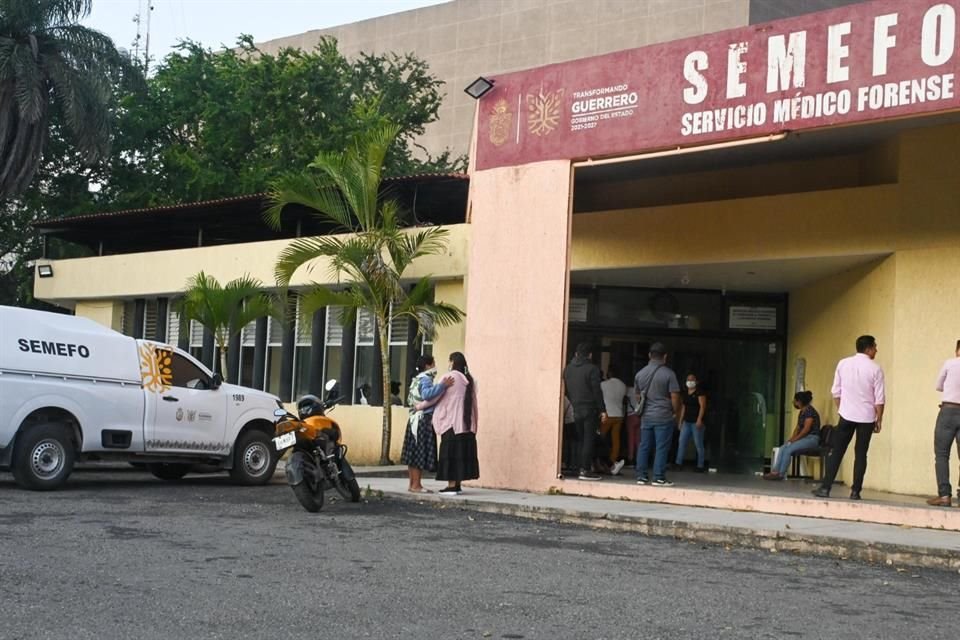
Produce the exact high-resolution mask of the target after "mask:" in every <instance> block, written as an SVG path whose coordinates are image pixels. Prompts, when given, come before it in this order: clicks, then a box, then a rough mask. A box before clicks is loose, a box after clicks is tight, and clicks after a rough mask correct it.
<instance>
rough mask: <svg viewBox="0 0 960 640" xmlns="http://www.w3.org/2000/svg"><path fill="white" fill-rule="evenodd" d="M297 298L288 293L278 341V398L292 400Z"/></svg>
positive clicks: (293, 294)
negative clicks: (281, 336) (280, 336)
mask: <svg viewBox="0 0 960 640" xmlns="http://www.w3.org/2000/svg"><path fill="white" fill-rule="evenodd" d="M296 308H297V299H296V294H295V293H290V294H288V299H287V309H288V311H287V312H286V314H285V317H284V325H283V338H282V339H281V341H280V393H279V394H278V395H279V396H280V399H281V400H283V401H284V402H290V401H291V400H293V359H294V358H293V356H294V350H295V349H296V344H297V333H296V329H297V324H296V323H297V316H296V311H295V309H296Z"/></svg>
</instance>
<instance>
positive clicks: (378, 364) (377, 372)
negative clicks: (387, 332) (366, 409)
mask: <svg viewBox="0 0 960 640" xmlns="http://www.w3.org/2000/svg"><path fill="white" fill-rule="evenodd" d="M373 364H374V367H373V378H372V379H371V382H370V385H371V386H372V387H373V389H372V390H371V391H370V398H369V399H368V400H369V402H370V406H373V407H382V406H383V358H381V357H380V323H379V322H375V323H374V329H373Z"/></svg>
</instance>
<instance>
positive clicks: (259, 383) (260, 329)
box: [253, 318, 267, 391]
mask: <svg viewBox="0 0 960 640" xmlns="http://www.w3.org/2000/svg"><path fill="white" fill-rule="evenodd" d="M266 367H267V319H266V318H257V329H256V332H255V334H254V341H253V388H254V389H260V390H261V391H263V389H264V383H265V379H264V376H265V374H266V372H265V369H266Z"/></svg>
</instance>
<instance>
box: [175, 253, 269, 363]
mask: <svg viewBox="0 0 960 640" xmlns="http://www.w3.org/2000/svg"><path fill="white" fill-rule="evenodd" d="M178 308H179V310H180V314H181V316H182V317H183V319H184V320H187V321H189V320H196V321H197V322H198V323H200V324H202V325H203V326H204V327H206V328H207V329H208V330H209V331H210V333H212V334H213V339H214V340H215V341H216V343H217V347H218V348H219V349H220V374H221V375H222V376H223V377H224V379H226V377H227V348H228V345H229V344H230V338H232V337H233V336H235V335H237V334H238V333H240V331H241V330H242V329H243V328H244V327H245V326H247V325H248V324H250V323H251V322H253V321H254V320H256V319H257V318H263V317H265V316H276V315H279V313H278V305H277V303H276V301H275V300H274V299H273V298H272V297H271V296H270V295H269V294H267V293H264V291H263V284H262V283H261V282H260V281H259V280H257V279H256V278H252V277H250V276H243V277H242V278H237V279H236V280H231V281H230V282H228V283H227V284H226V285H224V286H221V285H220V283H219V282H218V281H217V279H216V278H214V277H213V276H209V275H207V274H205V273H204V272H203V271H201V272H200V273H198V274H197V275H195V276H193V277H192V278H190V279H189V280H187V290H186V291H185V292H184V294H183V298H182V299H181V300H180V301H179V303H178Z"/></svg>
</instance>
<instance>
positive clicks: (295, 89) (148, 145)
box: [0, 0, 465, 305]
mask: <svg viewBox="0 0 960 640" xmlns="http://www.w3.org/2000/svg"><path fill="white" fill-rule="evenodd" d="M13 1H14V0H0V6H6V5H5V4H4V3H6V4H10V3H12V2H13ZM80 4H81V5H83V4H84V3H83V2H80ZM151 68H152V69H154V73H153V75H152V76H151V77H150V78H148V79H147V81H146V84H147V86H146V90H145V91H136V90H134V88H132V87H129V86H124V85H121V86H120V87H119V88H118V94H117V96H118V97H117V104H116V109H115V113H116V122H115V125H114V129H113V144H112V147H111V150H110V153H109V155H108V156H107V157H106V158H104V159H103V160H101V161H100V162H96V163H93V164H91V163H90V162H89V159H90V158H89V157H88V156H87V155H86V154H85V153H83V152H82V151H81V150H80V149H78V148H77V147H76V146H75V145H74V144H73V143H72V141H71V136H70V129H69V126H68V124H67V121H66V119H65V116H64V114H63V113H61V112H60V111H58V110H57V109H53V110H52V111H50V114H49V115H50V127H49V134H48V138H47V140H46V144H45V152H44V154H43V158H42V161H41V162H40V165H39V168H38V170H37V174H36V176H35V179H34V180H33V182H32V183H31V184H30V186H29V188H28V189H27V190H26V191H25V192H23V193H21V194H20V195H18V196H17V197H16V198H12V199H11V198H8V199H6V200H4V199H3V198H2V197H0V304H19V305H25V304H33V302H32V296H30V291H31V289H32V273H31V271H30V269H29V267H28V266H27V263H28V261H29V260H30V259H33V258H36V257H37V256H38V255H39V248H40V239H39V237H38V235H37V234H35V233H34V232H33V231H32V229H31V227H30V224H31V223H33V222H35V221H37V220H40V219H43V218H49V217H60V216H70V215H73V214H76V213H91V212H95V211H110V210H119V209H126V208H140V207H148V206H157V205H162V204H171V203H176V202H191V201H197V200H205V199H211V198H219V197H226V196H233V195H244V194H249V193H257V192H264V191H267V190H268V188H269V185H270V182H271V180H272V179H274V178H275V177H276V176H278V175H282V174H286V173H296V172H300V171H301V170H302V169H303V168H304V167H305V166H307V164H309V163H310V162H311V161H312V160H313V159H314V158H315V157H316V156H317V154H319V153H321V152H324V151H326V152H330V151H340V150H343V149H344V148H346V146H347V145H348V144H349V142H350V140H352V139H353V137H354V136H355V135H357V134H358V133H359V132H362V131H366V130H370V129H375V128H377V127H379V126H381V125H382V124H383V123H385V122H387V121H390V122H395V123H397V125H398V126H399V128H400V133H399V134H398V136H397V140H396V142H395V143H394V144H393V146H392V147H391V148H390V151H389V153H388V154H387V156H386V157H385V159H384V162H385V170H386V172H387V174H389V175H402V174H412V173H419V172H425V171H451V170H462V169H463V168H464V166H465V161H464V159H463V158H459V157H458V158H454V157H451V155H450V154H449V153H444V154H441V155H440V156H437V157H429V156H428V155H427V154H426V152H425V151H423V150H422V149H419V148H417V147H416V143H415V139H416V137H417V136H419V135H420V134H421V133H422V132H423V131H424V128H425V127H426V125H427V124H429V123H430V122H432V121H434V120H435V119H436V116H437V110H438V108H439V106H440V103H441V101H442V98H443V87H442V83H441V82H440V81H439V80H437V79H436V78H434V77H433V76H432V75H431V74H430V70H429V68H428V66H427V64H426V63H425V62H423V61H421V60H419V59H418V58H416V57H414V56H412V55H406V54H403V55H401V54H392V53H388V54H380V55H371V54H362V55H360V56H359V57H357V58H354V59H347V58H346V57H345V56H343V55H342V54H341V53H340V52H339V51H338V49H337V45H336V42H335V41H334V40H332V39H324V40H323V41H322V42H321V43H320V44H319V45H318V46H317V47H316V48H315V49H314V50H312V51H307V52H303V51H299V50H295V49H284V50H282V51H279V52H277V53H276V54H275V55H274V54H268V53H264V52H262V51H259V50H258V49H257V48H256V47H255V46H254V44H253V42H252V40H251V39H250V38H249V37H247V36H244V37H242V38H241V39H240V41H239V43H238V46H237V47H236V48H234V49H228V50H223V51H216V52H215V51H212V50H211V49H208V48H204V47H202V46H200V45H199V44H197V43H194V42H184V43H182V44H181V45H180V46H179V47H178V48H177V49H176V50H175V51H174V52H173V53H172V54H170V55H169V56H168V57H167V58H166V59H165V60H163V61H161V62H160V63H159V64H158V65H157V66H156V67H151ZM2 104H3V105H5V104H6V103H5V102H4V103H2ZM89 183H93V184H95V185H97V186H99V187H100V189H99V191H98V192H96V193H92V192H90V191H89V190H88V189H87V185H88V184H89ZM48 252H49V255H50V256H51V257H59V256H63V255H74V254H76V253H78V249H77V248H72V247H63V246H59V245H56V244H55V243H51V246H49V247H48Z"/></svg>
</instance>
